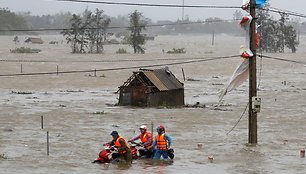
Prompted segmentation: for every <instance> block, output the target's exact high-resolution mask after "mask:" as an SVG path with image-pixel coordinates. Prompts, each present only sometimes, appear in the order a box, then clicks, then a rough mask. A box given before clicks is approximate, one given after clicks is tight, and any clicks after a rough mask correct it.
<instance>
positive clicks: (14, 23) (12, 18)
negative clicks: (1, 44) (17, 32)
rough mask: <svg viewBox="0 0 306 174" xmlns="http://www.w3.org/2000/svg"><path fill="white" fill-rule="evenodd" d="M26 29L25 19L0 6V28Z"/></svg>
mask: <svg viewBox="0 0 306 174" xmlns="http://www.w3.org/2000/svg"><path fill="white" fill-rule="evenodd" d="M13 29H28V25H27V23H26V21H25V19H24V18H23V17H22V16H20V15H16V14H15V13H14V12H11V11H10V10H9V9H7V8H0V30H13ZM2 33H3V34H12V32H1V33H0V34H2Z"/></svg>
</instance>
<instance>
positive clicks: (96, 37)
mask: <svg viewBox="0 0 306 174" xmlns="http://www.w3.org/2000/svg"><path fill="white" fill-rule="evenodd" d="M103 12H104V11H103V10H99V9H96V11H95V13H91V12H89V11H88V12H86V11H85V13H84V14H85V23H86V25H87V27H88V28H87V29H86V38H87V39H88V42H89V52H90V53H103V44H104V43H105V42H106V39H107V32H106V29H107V27H108V26H109V24H110V21H111V20H110V19H109V18H108V17H107V16H105V15H103Z"/></svg>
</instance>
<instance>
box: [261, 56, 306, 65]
mask: <svg viewBox="0 0 306 174" xmlns="http://www.w3.org/2000/svg"><path fill="white" fill-rule="evenodd" d="M258 57H263V58H267V59H274V60H279V61H284V62H291V63H297V64H301V65H306V62H302V61H297V60H289V59H284V58H279V57H272V56H265V55H258Z"/></svg>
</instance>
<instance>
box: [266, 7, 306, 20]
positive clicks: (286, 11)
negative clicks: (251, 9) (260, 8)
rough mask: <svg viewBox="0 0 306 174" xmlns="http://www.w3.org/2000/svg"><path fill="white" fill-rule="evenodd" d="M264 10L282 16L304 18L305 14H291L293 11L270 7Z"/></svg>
mask: <svg viewBox="0 0 306 174" xmlns="http://www.w3.org/2000/svg"><path fill="white" fill-rule="evenodd" d="M266 10H267V11H271V12H275V13H283V14H287V15H290V16H296V17H302V18H306V15H305V14H302V13H297V12H293V11H289V10H283V9H279V8H274V7H270V8H269V9H266Z"/></svg>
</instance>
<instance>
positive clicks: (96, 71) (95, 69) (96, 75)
mask: <svg viewBox="0 0 306 174" xmlns="http://www.w3.org/2000/svg"><path fill="white" fill-rule="evenodd" d="M96 76H97V70H96V69H95V77H96Z"/></svg>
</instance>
